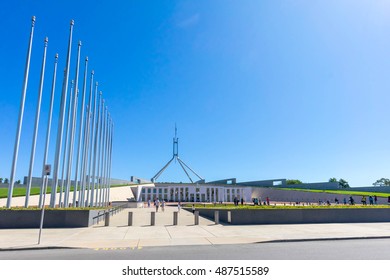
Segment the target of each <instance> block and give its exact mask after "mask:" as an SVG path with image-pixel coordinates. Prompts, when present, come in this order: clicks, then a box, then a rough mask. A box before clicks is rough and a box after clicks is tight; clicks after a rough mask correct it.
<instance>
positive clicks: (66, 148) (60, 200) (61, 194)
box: [58, 80, 74, 207]
mask: <svg viewBox="0 0 390 280" xmlns="http://www.w3.org/2000/svg"><path fill="white" fill-rule="evenodd" d="M73 85H74V81H73V80H72V82H71V86H70V98H69V103H68V117H67V122H66V130H65V146H64V154H63V156H62V166H61V169H62V172H61V189H60V199H59V202H58V204H59V205H60V207H62V198H63V197H62V196H63V194H64V184H65V183H66V182H65V179H66V178H65V166H66V155H67V154H68V147H69V142H70V136H69V135H70V134H69V126H70V122H71V119H70V117H71V115H70V113H71V106H72V102H73Z"/></svg>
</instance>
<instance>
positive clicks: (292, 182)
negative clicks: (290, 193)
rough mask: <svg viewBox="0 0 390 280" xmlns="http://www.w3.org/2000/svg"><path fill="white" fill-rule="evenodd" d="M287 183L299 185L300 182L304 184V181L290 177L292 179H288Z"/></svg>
mask: <svg viewBox="0 0 390 280" xmlns="http://www.w3.org/2000/svg"><path fill="white" fill-rule="evenodd" d="M286 184H287V185H298V184H302V182H301V181H300V180H297V179H290V180H286Z"/></svg>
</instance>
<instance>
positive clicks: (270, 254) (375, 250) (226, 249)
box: [0, 239, 390, 260]
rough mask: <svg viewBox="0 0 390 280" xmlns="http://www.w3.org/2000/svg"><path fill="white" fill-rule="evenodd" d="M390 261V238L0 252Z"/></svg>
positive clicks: (24, 256)
mask: <svg viewBox="0 0 390 280" xmlns="http://www.w3.org/2000/svg"><path fill="white" fill-rule="evenodd" d="M32 259H34V260H179V259H180V260H205V259H208V260H390V239H353V240H326V241H302V242H272V243H257V244H240V245H199V246H169V247H143V248H130V247H128V248H99V249H68V248H63V249H58V248H55V249H39V250H15V251H0V260H32Z"/></svg>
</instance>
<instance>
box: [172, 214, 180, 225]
mask: <svg viewBox="0 0 390 280" xmlns="http://www.w3.org/2000/svg"><path fill="white" fill-rule="evenodd" d="M178 214H179V212H177V211H175V212H173V225H174V226H177V220H178Z"/></svg>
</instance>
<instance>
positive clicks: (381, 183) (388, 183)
mask: <svg viewBox="0 0 390 280" xmlns="http://www.w3.org/2000/svg"><path fill="white" fill-rule="evenodd" d="M373 185H374V186H376V187H383V186H390V180H389V179H387V178H381V179H379V180H376V182H375V183H373Z"/></svg>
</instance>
